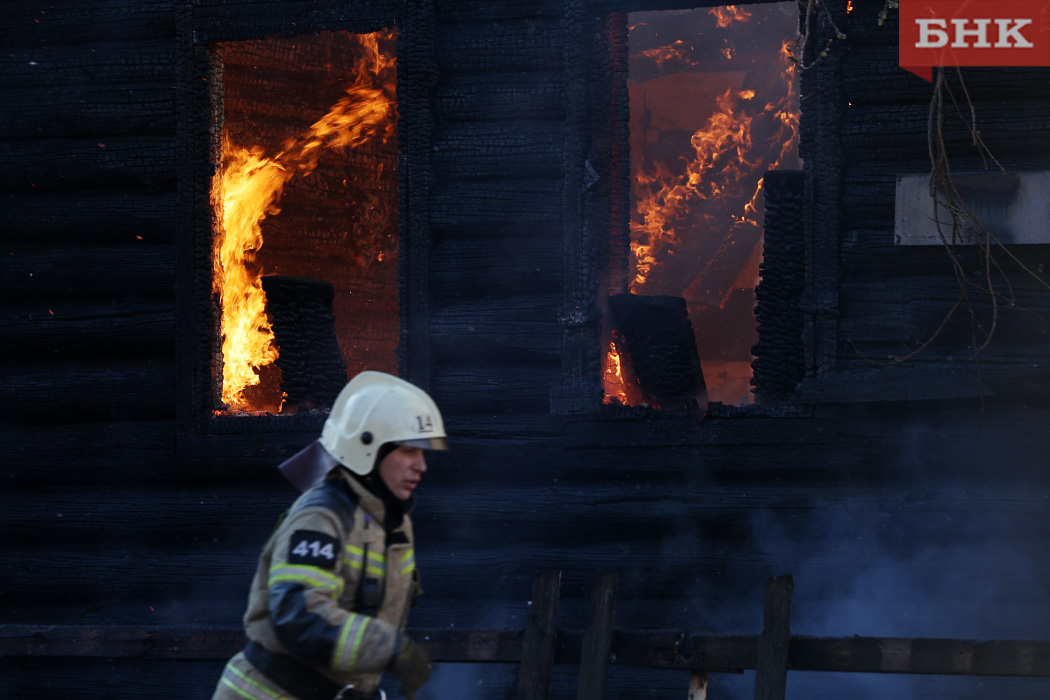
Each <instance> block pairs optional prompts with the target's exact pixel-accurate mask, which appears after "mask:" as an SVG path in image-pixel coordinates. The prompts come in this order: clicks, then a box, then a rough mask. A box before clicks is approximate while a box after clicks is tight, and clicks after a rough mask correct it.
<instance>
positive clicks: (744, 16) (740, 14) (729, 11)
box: [708, 5, 751, 29]
mask: <svg viewBox="0 0 1050 700" xmlns="http://www.w3.org/2000/svg"><path fill="white" fill-rule="evenodd" d="M708 14H710V15H711V16H712V17H714V18H715V20H716V21H717V22H718V26H719V27H720V28H722V29H725V28H726V27H728V26H729V25H730V24H732V23H733V22H746V21H747V20H749V19H751V13H750V12H748V11H747V10H741V9H740V8H739V7H737V6H736V5H726V6H725V7H712V8H711V9H710V10H708Z"/></svg>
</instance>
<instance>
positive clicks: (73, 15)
mask: <svg viewBox="0 0 1050 700" xmlns="http://www.w3.org/2000/svg"><path fill="white" fill-rule="evenodd" d="M5 10H6V13H5V17H4V30H5V41H4V46H5V49H6V48H7V47H12V46H24V47H34V48H39V49H41V50H43V51H47V50H50V49H51V48H52V47H55V46H60V45H63V44H87V43H89V42H100V44H102V45H104V46H110V45H112V42H114V41H120V40H122V39H130V40H135V41H142V40H146V39H169V40H170V39H172V38H174V36H175V14H174V12H172V3H171V0H142V1H141V2H135V3H128V2H126V0H71V1H70V2H63V3H58V4H55V5H46V6H43V7H42V6H41V4H40V3H39V2H35V0H16V2H12V3H8V4H7V5H6V6H5Z"/></svg>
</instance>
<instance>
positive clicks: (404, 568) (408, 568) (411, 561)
mask: <svg viewBox="0 0 1050 700" xmlns="http://www.w3.org/2000/svg"><path fill="white" fill-rule="evenodd" d="M415 569H416V551H415V550H414V549H409V550H408V551H407V552H405V555H404V556H403V557H401V573H402V574H408V573H411V572H412V571H415Z"/></svg>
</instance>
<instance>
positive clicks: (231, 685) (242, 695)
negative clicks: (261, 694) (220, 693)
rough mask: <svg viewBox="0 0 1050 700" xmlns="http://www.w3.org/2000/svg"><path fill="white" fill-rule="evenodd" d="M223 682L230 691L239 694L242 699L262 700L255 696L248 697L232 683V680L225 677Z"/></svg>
mask: <svg viewBox="0 0 1050 700" xmlns="http://www.w3.org/2000/svg"><path fill="white" fill-rule="evenodd" d="M222 682H223V683H225V684H226V685H227V686H228V687H229V688H230V690H232V691H233V692H235V693H237V694H238V695H240V696H241V697H242V698H248V700H261V698H257V697H255V696H254V695H248V693H246V692H244V691H243V690H241V689H240V688H238V687H237V686H235V685H234V684H233V683H232V682H230V679H229V678H226V677H225V676H223V679H222Z"/></svg>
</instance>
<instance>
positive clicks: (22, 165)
mask: <svg viewBox="0 0 1050 700" xmlns="http://www.w3.org/2000/svg"><path fill="white" fill-rule="evenodd" d="M175 150H176V143H175V136H174V134H172V135H171V136H107V137H105V138H90V139H85V138H71V139H58V138H44V139H23V140H19V141H7V142H0V160H2V161H3V162H4V163H6V164H7V165H8V166H9V167H7V168H5V169H4V170H3V171H2V173H0V189H2V190H6V191H9V192H20V193H23V194H29V193H35V192H62V191H66V192H68V191H70V190H77V189H94V190H97V189H98V188H99V186H100V185H103V186H105V187H109V188H113V189H118V188H119V189H123V190H124V191H128V192H152V193H155V194H156V193H160V192H167V191H172V190H174V188H175Z"/></svg>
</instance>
